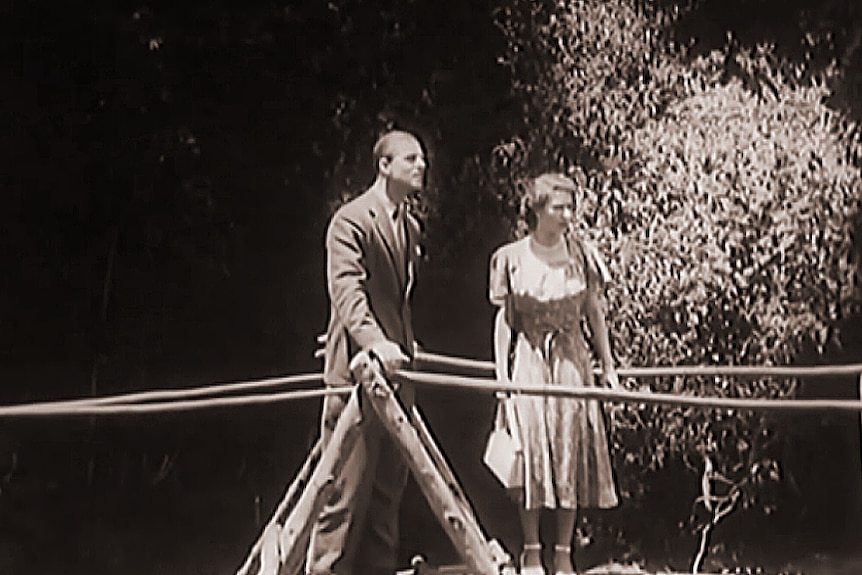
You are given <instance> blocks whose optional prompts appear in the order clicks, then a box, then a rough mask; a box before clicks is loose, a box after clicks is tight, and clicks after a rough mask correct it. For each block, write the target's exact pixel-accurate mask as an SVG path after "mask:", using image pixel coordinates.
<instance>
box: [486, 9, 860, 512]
mask: <svg viewBox="0 0 862 575" xmlns="http://www.w3.org/2000/svg"><path fill="white" fill-rule="evenodd" d="M686 14H687V12H686V10H682V9H681V8H680V5H678V4H668V5H667V6H662V5H660V4H654V3H648V2H637V1H631V0H611V1H608V2H605V1H592V0H572V1H568V2H539V3H534V2H525V1H519V0H515V1H513V2H507V3H505V7H504V8H501V10H500V11H499V12H498V22H499V24H500V26H501V28H502V29H503V30H504V32H505V33H506V34H507V37H508V38H509V49H508V52H507V63H508V64H509V66H510V68H511V70H512V73H513V76H514V77H515V78H516V80H515V84H516V90H517V91H518V93H519V94H520V95H521V96H522V97H523V98H524V99H525V101H526V102H527V109H528V120H527V122H526V123H525V126H524V131H523V133H522V134H520V135H519V137H518V138H515V139H513V140H512V141H511V142H510V143H509V144H506V145H502V146H500V147H498V149H497V155H496V160H497V170H498V173H499V174H500V178H499V182H500V183H505V182H506V181H507V180H508V181H509V182H517V181H518V180H519V179H520V178H522V177H524V176H526V175H529V174H533V173H535V172H537V171H539V170H543V169H549V168H550V169H562V170H568V171H572V172H573V173H574V172H576V171H577V170H576V166H584V167H586V168H587V169H588V171H589V185H588V186H587V187H586V189H585V190H584V192H583V197H582V198H581V202H580V205H579V209H580V216H581V222H582V224H583V227H584V230H583V233H585V234H587V235H589V236H591V237H592V239H594V240H595V241H596V242H598V243H599V244H600V246H601V248H602V251H603V253H605V254H608V256H609V259H610V267H611V269H612V272H613V275H614V277H615V278H616V281H615V282H614V284H613V285H612V286H611V288H610V290H609V299H610V301H611V303H612V305H611V306H610V307H611V310H612V311H611V315H612V318H611V319H612V330H613V339H614V348H615V352H616V354H617V356H618V358H619V361H620V363H621V364H622V365H680V364H703V363H710V364H720V365H721V364H723V365H726V364H759V365H776V364H778V365H784V364H788V363H791V362H792V361H793V360H794V358H795V357H796V356H797V355H798V354H799V353H800V352H801V351H802V350H803V349H807V348H808V347H814V348H816V349H818V350H820V351H821V352H822V351H823V350H824V349H825V347H826V346H827V345H829V344H835V343H838V342H840V339H839V336H838V334H837V331H836V327H837V325H838V322H839V320H840V319H841V318H842V317H844V316H845V315H846V314H847V313H848V312H849V311H850V310H851V308H852V305H853V304H854V302H855V301H856V300H855V297H857V296H858V293H856V292H855V291H854V286H853V277H854V276H853V272H854V269H853V261H854V254H853V252H852V233H853V230H852V227H851V226H852V224H853V221H854V220H853V218H854V215H855V214H857V213H858V212H859V195H858V190H859V189H860V186H862V177H860V171H859V166H860V157H862V139H860V130H859V128H858V126H857V125H856V124H854V123H853V122H851V121H849V120H847V119H846V117H845V116H844V115H843V114H842V113H840V112H838V111H835V110H834V109H832V108H830V107H829V105H828V104H827V103H826V102H827V101H828V98H829V97H830V95H831V94H832V93H833V88H832V86H833V85H834V82H835V81H837V79H838V78H839V77H840V73H841V70H840V69H839V68H837V67H835V66H825V67H823V68H821V69H820V70H818V71H816V72H813V71H812V70H811V67H810V66H808V65H806V64H805V63H802V64H799V63H794V62H793V61H789V60H788V59H786V58H782V57H780V56H778V55H777V53H776V52H777V51H776V49H775V46H772V45H767V44H763V45H758V46H756V47H753V48H746V47H743V46H740V45H739V44H738V42H737V41H736V40H734V39H733V36H732V35H730V36H729V38H730V40H729V41H728V42H727V44H726V45H725V46H724V47H723V48H722V49H720V50H711V51H708V52H706V53H704V54H701V55H696V54H694V52H693V50H692V46H694V45H695V44H694V43H693V42H691V41H687V40H686V41H682V40H681V39H680V38H679V37H678V36H675V35H674V26H675V25H676V24H677V23H678V22H679V21H680V20H681V18H683V17H684V16H685V15H686ZM510 189H515V188H510ZM509 194H510V199H509V201H510V202H511V203H513V204H514V203H515V202H516V198H511V195H517V191H516V189H515V191H512V192H509ZM643 387H644V388H645V389H646V388H648V389H652V390H654V391H673V392H677V393H691V394H695V395H698V396H710V395H713V396H734V397H772V398H784V397H788V396H790V395H792V394H793V392H794V388H795V382H793V381H779V380H773V379H759V380H754V381H732V380H729V379H727V378H723V377H722V378H688V379H684V380H683V379H681V378H680V379H676V380H667V379H665V380H660V381H656V382H654V384H652V385H650V386H647V385H646V384H644V385H643ZM615 423H616V425H615V426H614V442H615V445H616V447H617V450H616V453H617V454H618V459H619V461H618V467H617V469H618V470H619V477H620V480H621V482H622V487H623V489H624V490H625V491H626V492H627V493H629V494H630V495H631V496H632V497H634V498H636V499H637V498H641V497H642V496H643V495H644V493H645V492H646V491H648V490H649V489H650V486H651V484H650V481H652V480H651V479H650V477H651V473H652V472H654V471H656V470H659V469H661V468H663V467H665V466H666V465H667V464H668V462H669V461H671V460H675V461H681V462H682V463H683V464H684V465H685V466H687V467H688V468H689V469H690V477H691V479H692V481H694V479H695V478H696V477H698V476H701V475H703V478H704V481H707V482H711V481H714V480H716V479H717V478H721V479H720V481H719V483H721V482H722V481H723V482H726V483H728V484H729V485H731V486H732V487H733V489H732V491H731V492H732V493H734V495H733V498H732V499H733V503H734V505H735V504H736V501H737V498H738V499H739V501H740V504H741V506H742V507H744V508H748V507H756V508H758V509H760V510H761V511H763V512H766V513H771V512H772V511H773V510H774V509H775V505H776V503H777V500H776V499H775V493H776V492H775V490H774V487H775V484H776V482H777V481H778V480H779V479H780V478H781V476H782V467H781V464H780V461H779V459H778V455H779V452H780V448H781V443H780V440H781V437H780V436H777V435H776V433H775V426H776V423H775V421H773V420H771V419H770V418H769V417H767V416H766V415H764V414H762V413H753V412H742V413H739V412H724V411H720V410H712V411H709V410H702V409H701V410H699V409H681V408H665V407H645V406H627V407H625V408H622V409H620V410H617V411H616V412H615ZM707 462H708V465H709V469H708V470H707V469H706V467H705V466H707ZM770 486H771V487H770ZM770 494H771V495H770ZM704 495H706V494H704ZM713 495H714V493H713ZM700 501H701V503H703V502H707V503H708V502H709V499H708V498H706V497H704V498H701V500H700ZM710 509H712V508H710ZM713 518H714V516H713ZM710 520H711V519H710ZM710 520H707V522H706V523H704V522H703V521H702V520H701V519H700V518H699V515H698V514H693V515H692V521H694V525H695V527H697V528H703V527H704V526H705V525H709V521H710Z"/></svg>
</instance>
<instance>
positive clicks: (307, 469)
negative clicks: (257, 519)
mask: <svg viewBox="0 0 862 575" xmlns="http://www.w3.org/2000/svg"><path fill="white" fill-rule="evenodd" d="M320 452H321V442H320V441H319V440H318V441H317V442H316V443H315V444H314V446H313V447H312V448H311V451H310V452H309V454H308V457H306V458H305V462H303V464H302V467H301V468H300V470H299V472H298V473H297V474H296V477H294V479H293V481H292V482H291V484H290V486H289V487H288V489H287V492H286V493H285V495H284V497H282V499H281V502H279V504H278V506H277V507H276V509H275V511H274V512H273V514H272V517H271V518H270V520H269V522H268V523H267V525H266V526H265V527H264V529H263V532H262V533H261V536H260V538H258V540H257V541H256V542H255V544H254V545H253V546H252V548H251V550H250V551H249V553H248V556H247V557H246V560H245V562H244V563H243V564H242V566H241V567H240V568H239V569H238V570H237V572H236V575H248V574H249V573H250V572H251V568H252V567H253V565H254V562H255V561H256V560H257V561H258V562H260V561H262V557H261V556H260V553H261V552H262V550H263V547H264V546H265V542H266V541H267V540H271V537H272V535H271V533H272V529H273V527H278V523H279V522H280V521H282V520H283V518H284V515H285V513H287V511H288V510H289V509H290V508H291V507H292V506H293V505H294V502H295V501H296V498H297V496H298V495H299V493H300V490H301V489H303V488H304V487H305V485H306V484H307V483H308V478H309V477H311V471H312V469H314V465H315V464H316V463H317V461H318V459H320ZM268 530H269V532H270V534H269V537H267V535H268V534H267V531H268Z"/></svg>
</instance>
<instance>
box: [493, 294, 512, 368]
mask: <svg viewBox="0 0 862 575" xmlns="http://www.w3.org/2000/svg"><path fill="white" fill-rule="evenodd" d="M511 343H512V330H511V329H510V328H509V324H507V323H506V306H505V305H502V306H500V307H499V308H498V309H497V317H496V318H494V369H495V371H496V374H497V380H498V381H509V346H510V345H511Z"/></svg>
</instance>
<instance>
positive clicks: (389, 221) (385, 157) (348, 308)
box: [306, 131, 426, 575]
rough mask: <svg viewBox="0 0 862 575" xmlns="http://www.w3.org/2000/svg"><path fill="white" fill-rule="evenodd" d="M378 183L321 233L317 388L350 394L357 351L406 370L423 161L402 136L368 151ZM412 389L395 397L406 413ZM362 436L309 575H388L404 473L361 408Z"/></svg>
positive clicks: (325, 518)
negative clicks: (409, 206) (322, 294)
mask: <svg viewBox="0 0 862 575" xmlns="http://www.w3.org/2000/svg"><path fill="white" fill-rule="evenodd" d="M374 164H375V167H376V169H377V176H376V178H375V180H374V183H373V184H372V186H371V188H369V189H368V190H367V191H365V192H364V193H363V194H362V195H360V196H359V197H357V198H356V199H354V200H352V201H351V202H349V203H347V204H345V205H344V206H342V207H341V208H340V209H339V210H338V211H337V212H336V213H335V215H334V216H333V217H332V221H331V222H330V224H329V228H328V230H327V233H326V259H327V262H326V277H327V288H328V291H329V299H330V319H329V327H328V329H327V339H326V356H325V362H324V382H325V383H326V384H327V385H331V386H347V385H353V384H354V382H353V381H352V380H351V375H350V369H349V367H348V366H349V363H350V360H351V358H352V357H353V356H354V355H356V353H358V352H359V351H363V350H364V351H367V352H368V353H369V354H370V355H372V356H373V357H375V358H376V359H377V360H378V361H379V362H380V364H381V366H382V367H383V369H384V371H386V372H388V373H391V372H393V371H394V370H396V369H398V368H400V367H402V366H403V365H404V364H405V363H407V362H409V361H410V360H411V357H412V354H413V327H412V324H411V312H410V303H409V297H410V292H411V289H412V287H413V282H414V273H415V269H416V264H417V263H418V260H419V255H418V254H419V250H418V240H419V233H420V228H419V223H418V221H417V220H416V218H415V217H414V216H413V215H412V214H410V213H409V211H407V210H406V209H405V208H406V199H407V197H408V196H409V195H410V194H411V193H414V192H417V191H419V190H421V189H422V186H423V183H424V178H425V167H426V160H425V153H424V151H423V148H422V145H421V144H420V142H419V140H418V139H417V138H416V137H415V136H414V135H412V134H410V133H408V132H403V131H392V132H389V133H387V134H385V135H384V136H382V137H381V138H380V139H379V140H378V141H377V143H376V144H375V146H374ZM413 396H414V394H413V389H412V388H411V387H409V386H402V388H401V389H399V397H400V398H401V401H402V402H403V403H404V404H406V405H408V406H409V405H412V403H413ZM344 402H345V399H344V398H342V397H335V396H332V397H326V398H325V399H324V403H323V418H322V419H323V421H322V430H321V436H322V438H323V442H324V445H326V442H327V441H328V439H329V437H331V435H332V431H333V430H334V429H335V424H336V422H337V420H338V416H339V415H340V413H341V411H342V409H343V407H344ZM362 415H363V421H362V424H361V426H362V434H361V438H360V439H359V441H358V442H357V445H356V447H355V448H354V450H353V451H352V453H351V454H350V456H349V458H348V460H347V462H346V464H345V466H344V470H343V471H342V476H341V477H340V478H339V481H338V483H337V485H336V492H335V493H334V495H333V496H332V498H331V500H330V501H329V502H328V503H327V505H326V507H325V508H324V510H323V512H322V513H321V515H320V517H319V518H318V520H317V522H316V524H315V525H314V528H313V530H312V535H311V543H310V546H309V552H308V561H307V566H306V571H307V573H308V574H309V575H330V574H336V575H365V574H368V575H371V574H383V573H386V574H387V575H391V574H392V573H394V572H395V569H396V560H397V546H398V508H399V504H400V500H401V494H402V491H403V489H404V485H405V484H406V481H407V472H408V470H407V466H406V464H405V462H404V461H403V459H402V457H401V454H400V453H399V451H398V447H397V446H396V445H395V444H394V442H393V441H392V440H391V439H390V438H389V436H388V435H387V433H386V432H385V430H384V429H383V428H382V424H381V423H380V421H379V420H378V419H377V417H376V415H375V414H374V413H373V410H372V408H371V407H370V406H368V405H363V406H362Z"/></svg>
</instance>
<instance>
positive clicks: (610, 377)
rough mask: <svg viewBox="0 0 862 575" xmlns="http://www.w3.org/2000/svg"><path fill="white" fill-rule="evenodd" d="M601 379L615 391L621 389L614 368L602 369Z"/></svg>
mask: <svg viewBox="0 0 862 575" xmlns="http://www.w3.org/2000/svg"><path fill="white" fill-rule="evenodd" d="M601 381H602V383H603V384H604V385H606V386H607V387H609V388H611V389H613V390H615V391H619V390H621V389H622V386H621V385H620V377H619V376H618V375H617V371H616V370H615V369H612V370H610V371H603V372H602V377H601Z"/></svg>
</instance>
